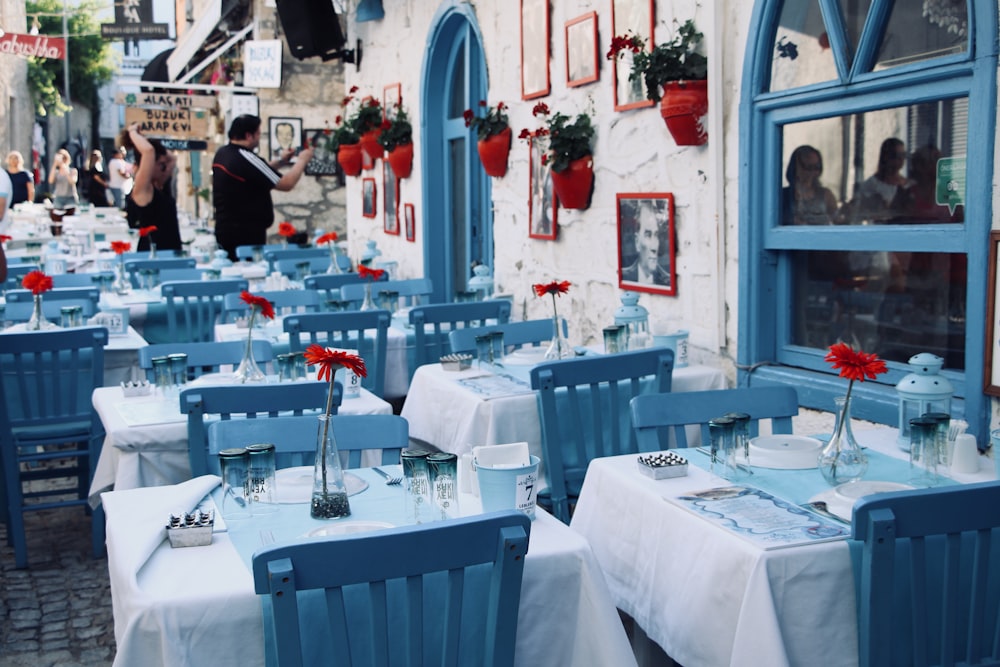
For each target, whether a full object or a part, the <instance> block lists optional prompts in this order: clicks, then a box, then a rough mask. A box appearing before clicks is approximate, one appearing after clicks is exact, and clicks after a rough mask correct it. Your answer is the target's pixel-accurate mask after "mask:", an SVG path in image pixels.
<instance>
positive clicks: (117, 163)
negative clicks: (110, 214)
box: [108, 146, 132, 208]
mask: <svg viewBox="0 0 1000 667" xmlns="http://www.w3.org/2000/svg"><path fill="white" fill-rule="evenodd" d="M127 154H128V151H127V150H126V149H125V147H124V146H119V147H118V150H117V151H115V156H114V157H113V158H111V160H110V161H109V162H108V192H110V193H111V199H112V203H113V204H114V207H115V208H122V206H123V205H124V203H125V191H124V190H125V181H127V180H128V179H129V177H130V176H131V175H132V165H130V164H129V163H128V161H126V160H125V156H126V155H127Z"/></svg>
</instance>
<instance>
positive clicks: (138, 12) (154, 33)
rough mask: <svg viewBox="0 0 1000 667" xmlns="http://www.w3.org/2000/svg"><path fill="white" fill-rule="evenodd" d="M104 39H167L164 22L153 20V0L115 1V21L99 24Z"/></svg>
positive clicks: (167, 32) (168, 36)
mask: <svg viewBox="0 0 1000 667" xmlns="http://www.w3.org/2000/svg"><path fill="white" fill-rule="evenodd" d="M101 37H103V38H104V39H133V40H140V39H169V38H170V31H169V26H168V25H167V24H166V23H154V22H153V0H120V1H119V2H116V3H115V22H114V23H102V24H101Z"/></svg>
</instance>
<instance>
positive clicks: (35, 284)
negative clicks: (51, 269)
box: [21, 271, 52, 294]
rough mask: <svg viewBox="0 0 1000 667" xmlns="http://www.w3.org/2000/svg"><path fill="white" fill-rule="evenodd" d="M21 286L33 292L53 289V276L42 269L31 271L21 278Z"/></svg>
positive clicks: (39, 292) (38, 292) (37, 292)
mask: <svg viewBox="0 0 1000 667" xmlns="http://www.w3.org/2000/svg"><path fill="white" fill-rule="evenodd" d="M21 287H23V288H24V289H27V290H31V293H32V294H41V293H42V292H48V291H49V290H50V289H52V277H51V276H47V275H45V274H44V273H42V272H41V271H31V272H30V273H28V274H27V275H25V276H24V278H21Z"/></svg>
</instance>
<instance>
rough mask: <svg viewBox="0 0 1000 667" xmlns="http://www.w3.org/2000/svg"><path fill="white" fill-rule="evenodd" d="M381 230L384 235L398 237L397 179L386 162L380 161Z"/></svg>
mask: <svg viewBox="0 0 1000 667" xmlns="http://www.w3.org/2000/svg"><path fill="white" fill-rule="evenodd" d="M382 193H383V194H382V196H383V197H384V201H383V202H382V212H383V221H382V229H383V231H385V233H386V234H393V235H395V236H399V197H398V194H399V179H398V178H396V174H395V173H393V171H392V167H391V166H390V165H389V161H388V160H383V161H382Z"/></svg>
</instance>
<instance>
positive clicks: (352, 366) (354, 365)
mask: <svg viewBox="0 0 1000 667" xmlns="http://www.w3.org/2000/svg"><path fill="white" fill-rule="evenodd" d="M304 354H305V357H306V364H307V365H309V366H317V365H318V366H319V371H318V372H317V374H316V377H317V379H319V380H331V381H332V380H333V376H334V374H335V373H336V369H335V368H334V367H336V368H340V367H341V366H343V367H344V368H346V369H348V370H350V371H351V372H352V373H354V374H355V375H357V376H359V377H368V369H367V368H365V360H364V359H362V358H361V357H359V356H358V355H356V354H351V353H350V352H346V351H344V350H335V349H333V348H332V347H323V346H322V345H317V344H316V343H313V344H312V345H310V346H309V347H307V348H306V351H305V353H304Z"/></svg>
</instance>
